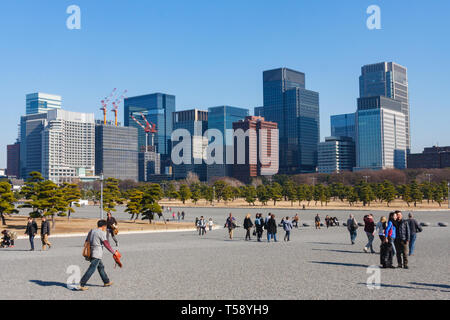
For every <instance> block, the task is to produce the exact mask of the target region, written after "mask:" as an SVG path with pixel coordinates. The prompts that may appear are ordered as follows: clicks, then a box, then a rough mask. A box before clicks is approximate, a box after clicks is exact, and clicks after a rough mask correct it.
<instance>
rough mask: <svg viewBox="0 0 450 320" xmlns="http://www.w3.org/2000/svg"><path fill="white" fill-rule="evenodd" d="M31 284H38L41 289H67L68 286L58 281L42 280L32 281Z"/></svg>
mask: <svg viewBox="0 0 450 320" xmlns="http://www.w3.org/2000/svg"><path fill="white" fill-rule="evenodd" d="M30 282H32V283H34V284H37V285H39V286H41V287H63V288H66V289H67V284H65V283H62V282H56V281H42V280H30Z"/></svg>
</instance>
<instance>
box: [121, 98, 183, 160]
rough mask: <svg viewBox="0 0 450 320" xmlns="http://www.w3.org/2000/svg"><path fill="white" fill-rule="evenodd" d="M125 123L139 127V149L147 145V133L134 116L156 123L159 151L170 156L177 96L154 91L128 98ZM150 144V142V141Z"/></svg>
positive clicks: (126, 100)
mask: <svg viewBox="0 0 450 320" xmlns="http://www.w3.org/2000/svg"><path fill="white" fill-rule="evenodd" d="M124 106H125V109H124V110H125V111H124V125H125V126H126V127H135V128H137V129H138V145H139V149H140V148H141V147H143V146H145V145H146V141H145V139H146V134H145V131H144V129H142V127H140V126H139V125H138V124H137V123H136V122H135V121H134V120H133V118H132V116H133V117H135V118H136V119H137V120H138V121H139V122H141V123H142V124H144V126H145V121H144V119H143V117H142V115H144V117H145V118H147V120H148V121H149V122H152V123H154V124H155V125H156V129H157V130H158V133H157V134H156V136H155V144H156V147H157V152H158V153H160V154H161V155H167V156H170V150H171V146H170V136H171V134H172V114H173V113H174V112H175V96H173V95H168V94H164V93H154V94H148V95H143V96H137V97H131V98H127V99H125V101H124ZM148 144H150V143H148Z"/></svg>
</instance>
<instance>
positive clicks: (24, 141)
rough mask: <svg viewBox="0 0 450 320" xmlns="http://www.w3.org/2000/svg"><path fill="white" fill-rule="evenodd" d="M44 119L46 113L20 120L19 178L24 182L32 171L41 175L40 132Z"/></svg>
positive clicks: (44, 122)
mask: <svg viewBox="0 0 450 320" xmlns="http://www.w3.org/2000/svg"><path fill="white" fill-rule="evenodd" d="M46 119H47V114H46V113H40V114H31V115H26V116H22V117H21V118H20V177H21V178H22V179H24V180H26V179H27V178H28V175H29V174H30V173H31V172H33V171H37V172H41V173H42V132H43V130H44V127H45V124H46Z"/></svg>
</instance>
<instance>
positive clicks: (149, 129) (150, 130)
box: [130, 113, 157, 152]
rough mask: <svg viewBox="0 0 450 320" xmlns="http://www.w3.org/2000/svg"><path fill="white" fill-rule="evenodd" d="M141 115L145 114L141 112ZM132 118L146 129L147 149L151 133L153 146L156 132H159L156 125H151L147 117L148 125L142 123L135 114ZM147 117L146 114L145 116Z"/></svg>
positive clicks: (146, 148)
mask: <svg viewBox="0 0 450 320" xmlns="http://www.w3.org/2000/svg"><path fill="white" fill-rule="evenodd" d="M141 115H143V114H142V113H141ZM130 117H131V119H133V120H134V122H136V123H137V124H138V125H139V126H140V127H141V128H142V129H144V131H145V151H146V152H147V151H148V134H149V133H151V134H152V146H154V134H155V133H156V132H157V131H156V125H153V126H151V125H150V124H149V123H148V121H147V119H145V121H146V125H145V126H144V125H143V124H142V123H140V122H139V120H137V119H136V118H135V117H134V116H133V115H131V116H130ZM143 118H145V116H144V117H143Z"/></svg>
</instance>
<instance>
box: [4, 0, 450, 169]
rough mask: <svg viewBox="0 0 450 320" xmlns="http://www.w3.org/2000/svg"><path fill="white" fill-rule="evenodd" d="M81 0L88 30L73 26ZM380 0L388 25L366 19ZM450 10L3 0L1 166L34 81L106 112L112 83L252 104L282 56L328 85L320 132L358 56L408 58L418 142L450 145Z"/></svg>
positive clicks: (70, 103)
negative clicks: (71, 9) (376, 26)
mask: <svg viewBox="0 0 450 320" xmlns="http://www.w3.org/2000/svg"><path fill="white" fill-rule="evenodd" d="M72 4H76V5H78V6H80V7H81V12H82V26H81V27H82V29H81V30H68V29H67V28H66V19H67V17H68V16H69V15H68V14H66V8H67V7H68V6H69V5H72ZM372 4H376V5H379V6H380V7H381V19H382V30H374V31H370V30H368V29H367V27H366V19H367V17H368V15H367V14H366V9H367V7H368V6H369V5H372ZM449 12H450V1H448V0H440V1H438V0H433V1H416V0H412V1H411V0H409V1H407V0H395V1H392V0H389V1H381V0H370V1H366V0H345V1H335V0H329V1H326V0H314V1H312V0H308V1H307V0H292V1H288V0H279V1H260V0H227V1H224V0H222V1H218V0H179V1H174V0H164V1H156V0H151V1H149V0H127V1H123V0H120V1H119V0H95V1H92V0H71V1H65V0H16V1H13V0H3V1H1V4H0V36H1V37H0V38H1V41H0V92H1V98H0V107H1V110H2V116H1V119H0V124H1V135H0V167H5V166H6V145H7V144H9V143H13V142H14V141H15V139H16V137H17V124H18V123H19V119H20V115H22V114H24V112H25V94H27V93H31V92H37V91H41V92H46V93H53V94H59V95H61V96H62V97H63V107H64V108H65V109H68V110H73V111H81V112H95V114H96V116H97V118H101V111H100V110H99V108H100V100H101V99H102V98H103V97H104V96H106V95H107V94H108V93H109V92H110V91H111V90H112V89H113V88H115V87H117V88H119V89H120V90H124V89H128V91H129V96H133V95H140V94H146V93H152V92H157V91H158V92H166V93H170V94H174V95H176V98H177V108H178V109H179V110H183V109H186V108H190V107H197V108H207V107H210V106H215V105H223V104H228V105H235V106H240V107H246V108H249V109H253V107H255V106H259V105H262V71H263V70H266V69H271V68H276V67H282V66H285V67H289V68H293V69H296V70H299V71H303V72H305V73H306V77H307V78H306V81H307V83H306V86H307V88H308V89H311V90H314V91H318V92H319V93H320V108H321V110H320V116H321V137H322V139H323V138H324V137H325V136H328V135H329V134H330V125H329V116H330V115H332V114H338V113H346V112H353V111H354V110H355V109H356V98H357V96H358V77H359V74H360V68H361V66H362V65H364V64H368V63H375V62H381V61H395V62H397V63H400V64H402V65H404V66H406V67H407V68H408V73H409V89H410V100H411V130H412V146H413V152H419V151H421V150H422V148H423V147H424V146H430V145H433V144H436V143H439V145H450V134H449V131H450V130H449V122H450V103H449V96H448V91H449V89H450V88H449V83H450V81H449V80H448V79H449V74H450V59H449V57H450V41H449V30H450V19H449ZM109 117H110V119H112V113H109ZM122 117H123V116H122V114H120V119H121V120H122Z"/></svg>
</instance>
